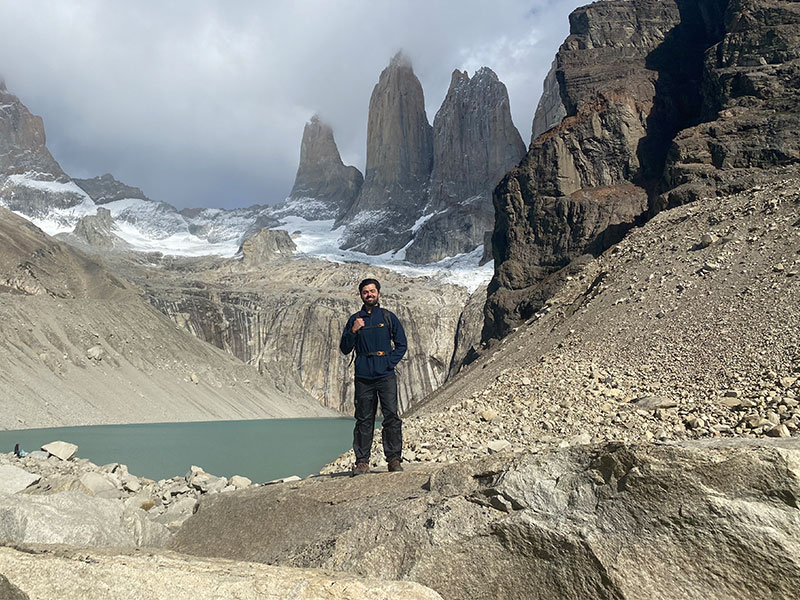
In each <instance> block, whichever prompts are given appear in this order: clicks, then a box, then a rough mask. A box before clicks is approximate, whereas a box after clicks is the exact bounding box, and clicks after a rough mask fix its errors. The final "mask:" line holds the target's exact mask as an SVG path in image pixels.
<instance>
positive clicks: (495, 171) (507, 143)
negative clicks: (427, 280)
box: [406, 67, 525, 263]
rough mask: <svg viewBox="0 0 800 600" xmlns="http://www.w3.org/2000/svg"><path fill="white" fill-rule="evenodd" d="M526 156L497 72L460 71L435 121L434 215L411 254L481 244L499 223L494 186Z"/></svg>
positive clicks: (418, 256) (421, 257)
mask: <svg viewBox="0 0 800 600" xmlns="http://www.w3.org/2000/svg"><path fill="white" fill-rule="evenodd" d="M524 155H525V144H524V143H523V142H522V138H521V137H520V135H519V132H518V131H517V128H516V127H515V126H514V123H513V121H512V120H511V109H510V106H509V102H508V92H507V91H506V87H505V85H503V83H502V82H501V81H500V80H499V79H498V78H497V75H496V74H495V73H494V71H492V70H491V69H489V68H487V67H484V68H482V69H480V70H478V71H477V72H476V73H475V75H474V76H473V77H472V78H471V79H470V77H469V75H467V73H466V72H461V71H458V70H456V71H455V72H454V73H453V76H452V79H451V82H450V88H449V90H448V92H447V96H446V97H445V99H444V102H443V103H442V106H441V108H440V109H439V112H437V113H436V117H435V118H434V120H433V172H432V174H431V182H430V192H429V193H430V198H429V202H428V205H427V206H426V208H425V210H424V213H425V214H426V215H431V217H430V218H429V219H428V220H426V221H425V222H424V223H423V224H422V226H421V227H420V228H419V229H418V231H417V232H416V234H415V236H414V241H413V242H412V244H411V246H409V247H408V249H407V250H406V258H407V259H408V260H410V261H411V262H416V263H427V262H434V261H437V260H441V259H442V258H445V257H447V256H454V255H456V254H461V253H464V252H470V251H471V250H473V249H474V248H475V247H477V246H479V245H480V244H482V243H483V241H484V234H485V232H487V231H490V230H491V229H492V227H493V225H494V210H493V207H492V203H491V194H492V190H493V189H494V187H495V186H496V185H497V183H498V182H499V181H500V179H501V178H502V176H503V175H504V174H505V173H506V172H507V171H508V170H509V169H510V168H511V167H513V166H514V165H516V164H517V163H518V162H519V160H520V159H521V158H522V157H523V156H524Z"/></svg>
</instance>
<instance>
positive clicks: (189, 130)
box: [0, 0, 580, 206]
mask: <svg viewBox="0 0 800 600" xmlns="http://www.w3.org/2000/svg"><path fill="white" fill-rule="evenodd" d="M579 4H580V2H577V1H575V0H527V1H523V0H498V1H495V2H492V3H488V2H482V1H478V0H470V1H462V2H431V1H430V0H424V1H423V0H407V1H404V2H379V1H374V0H339V1H337V2H329V1H326V0H301V1H297V2H278V1H269V2H266V1H265V2H258V1H240V2H235V3H232V2H224V1H222V0H216V1H208V2H193V1H190V0H176V1H172V2H169V3H162V2H156V1H154V0H138V1H137V2H132V3H121V2H106V1H103V0H71V1H70V2H59V1H56V0H47V1H45V0H37V1H31V2H17V1H16V0H0V17H1V18H0V56H2V57H4V62H2V63H0V73H3V74H4V75H5V78H6V82H7V85H8V87H9V90H10V91H11V92H13V93H15V94H17V95H18V96H19V97H20V98H21V100H22V101H23V102H24V103H25V104H26V105H27V106H28V107H29V108H30V109H31V110H32V111H33V112H35V113H37V114H40V115H41V116H42V117H43V118H44V120H45V126H46V129H47V134H48V146H49V147H50V149H51V151H52V152H53V154H54V155H55V157H56V159H57V160H58V161H59V162H60V163H61V164H62V167H64V169H65V170H66V171H67V172H68V173H70V174H72V175H74V176H93V175H99V174H102V173H104V172H107V171H110V172H112V173H113V174H114V175H115V176H117V177H118V178H120V179H122V180H123V181H125V182H126V183H129V184H131V185H136V186H139V187H141V188H142V189H144V191H145V192H146V193H148V194H149V195H150V196H151V197H153V198H156V199H159V200H165V201H168V202H171V203H173V204H176V205H178V206H192V205H194V206H199V205H203V206H234V205H246V204H251V203H255V202H260V203H272V202H275V201H277V200H280V199H282V198H283V196H285V195H286V194H287V193H288V191H289V189H290V188H291V185H292V182H293V179H294V174H295V170H296V168H297V160H298V158H299V148H300V137H301V135H302V131H303V126H304V124H305V121H306V120H307V119H308V118H309V117H310V116H311V115H312V114H313V113H314V112H319V113H320V114H321V115H322V116H323V118H324V119H326V120H327V121H328V122H330V123H331V125H332V126H333V128H334V132H335V136H336V140H337V144H338V145H339V149H340V152H341V154H342V157H343V159H344V160H345V162H347V163H348V164H355V165H356V166H357V167H358V168H359V169H362V171H363V166H364V162H365V156H364V152H365V145H366V141H365V138H366V123H367V108H368V104H369V96H370V94H371V92H372V88H373V86H374V85H375V83H376V82H377V80H378V76H379V74H380V72H381V70H382V69H383V68H384V67H385V66H386V65H387V64H388V61H389V59H390V58H391V56H392V55H393V54H394V53H395V52H396V51H397V50H399V49H401V48H402V49H404V51H405V52H406V53H407V54H408V55H409V56H410V57H411V59H412V61H413V63H414V69H415V72H416V73H417V75H418V77H419V78H420V81H421V82H422V85H423V89H424V91H425V97H426V103H427V110H428V119H429V121H432V120H433V117H434V114H435V112H436V110H437V109H438V106H439V104H440V103H441V101H442V99H443V98H444V95H445V93H446V90H447V86H448V85H449V82H450V73H451V72H452V70H453V69H455V68H459V69H462V70H463V69H467V70H468V71H469V72H470V73H472V72H474V71H475V70H476V69H477V68H479V67H481V66H484V65H486V66H489V67H490V68H492V69H493V70H495V71H496V72H497V74H498V76H499V77H500V79H501V80H502V81H503V82H504V83H506V85H507V86H508V89H509V96H510V98H511V106H512V113H513V116H514V119H515V123H516V125H517V127H518V128H519V129H520V133H521V135H522V137H523V139H524V140H526V141H527V140H528V138H529V137H530V126H531V121H532V119H533V111H534V109H535V105H536V102H537V101H538V97H539V94H540V93H541V85H542V80H543V78H544V75H545V73H546V72H547V69H548V68H549V65H550V62H551V60H552V58H553V55H554V53H555V51H556V49H557V47H558V45H559V43H560V42H561V41H562V40H563V38H564V36H565V35H566V33H567V29H568V24H567V19H566V15H567V14H568V13H569V11H570V10H571V9H573V8H574V7H575V6H577V5H579Z"/></svg>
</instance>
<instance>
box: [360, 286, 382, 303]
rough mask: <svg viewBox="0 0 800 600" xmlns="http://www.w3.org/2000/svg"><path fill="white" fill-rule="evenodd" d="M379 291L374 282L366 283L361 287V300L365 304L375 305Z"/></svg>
mask: <svg viewBox="0 0 800 600" xmlns="http://www.w3.org/2000/svg"><path fill="white" fill-rule="evenodd" d="M380 295H381V293H380V292H379V291H378V288H376V287H375V284H374V283H368V284H367V285H365V286H364V287H363V288H361V301H362V302H364V304H366V305H367V306H375V305H376V304H377V303H378V298H380Z"/></svg>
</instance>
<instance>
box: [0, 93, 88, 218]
mask: <svg viewBox="0 0 800 600" xmlns="http://www.w3.org/2000/svg"><path fill="white" fill-rule="evenodd" d="M0 198H2V204H3V205H4V206H6V207H7V208H10V209H11V210H18V211H20V212H24V213H25V214H29V215H36V216H41V215H45V214H47V213H48V212H49V211H50V210H51V209H54V208H55V209H63V208H69V207H71V206H75V205H76V204H80V203H81V202H83V200H84V198H85V196H84V194H83V192H82V191H81V190H80V189H79V188H78V187H77V186H75V184H73V183H71V182H70V180H69V177H67V175H66V174H65V173H64V171H62V170H61V167H60V166H59V164H58V163H57V162H56V160H55V159H54V158H53V156H52V155H51V154H50V151H49V150H48V149H47V147H46V146H45V133H44V123H43V122H42V118H41V117H39V116H37V115H34V114H32V113H31V112H30V111H29V110H28V109H27V107H26V106H25V105H24V104H22V102H20V100H19V98H17V97H16V96H15V95H14V94H11V93H9V92H8V90H7V89H6V86H5V83H3V82H2V81H0Z"/></svg>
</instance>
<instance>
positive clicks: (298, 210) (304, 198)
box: [286, 114, 364, 219]
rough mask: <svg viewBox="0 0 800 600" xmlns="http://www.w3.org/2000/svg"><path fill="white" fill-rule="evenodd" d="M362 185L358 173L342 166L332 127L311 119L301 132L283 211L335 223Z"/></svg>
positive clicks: (318, 119) (351, 202) (317, 117)
mask: <svg viewBox="0 0 800 600" xmlns="http://www.w3.org/2000/svg"><path fill="white" fill-rule="evenodd" d="M363 181H364V177H363V175H362V174H361V172H360V171H359V170H358V169H356V168H355V167H348V166H345V164H344V163H343V162H342V157H341V155H340V154H339V148H338V147H337V146H336V140H335V139H334V137H333V129H332V128H331V126H330V125H328V124H327V123H326V122H324V121H323V120H322V118H321V117H320V116H319V115H318V114H315V115H313V116H312V117H311V119H309V121H308V122H307V123H306V125H305V128H304V129H303V140H302V142H301V143H300V164H299V166H298V167H297V175H295V180H294V185H293V186H292V191H291V192H290V193H289V197H288V198H287V202H286V211H287V212H288V213H292V214H298V215H300V216H303V217H306V218H309V219H337V218H339V217H341V216H342V215H343V214H344V213H345V212H347V211H348V210H349V209H350V207H351V206H352V204H353V201H354V200H355V198H356V196H357V195H358V192H359V191H360V190H361V184H362V183H363Z"/></svg>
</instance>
